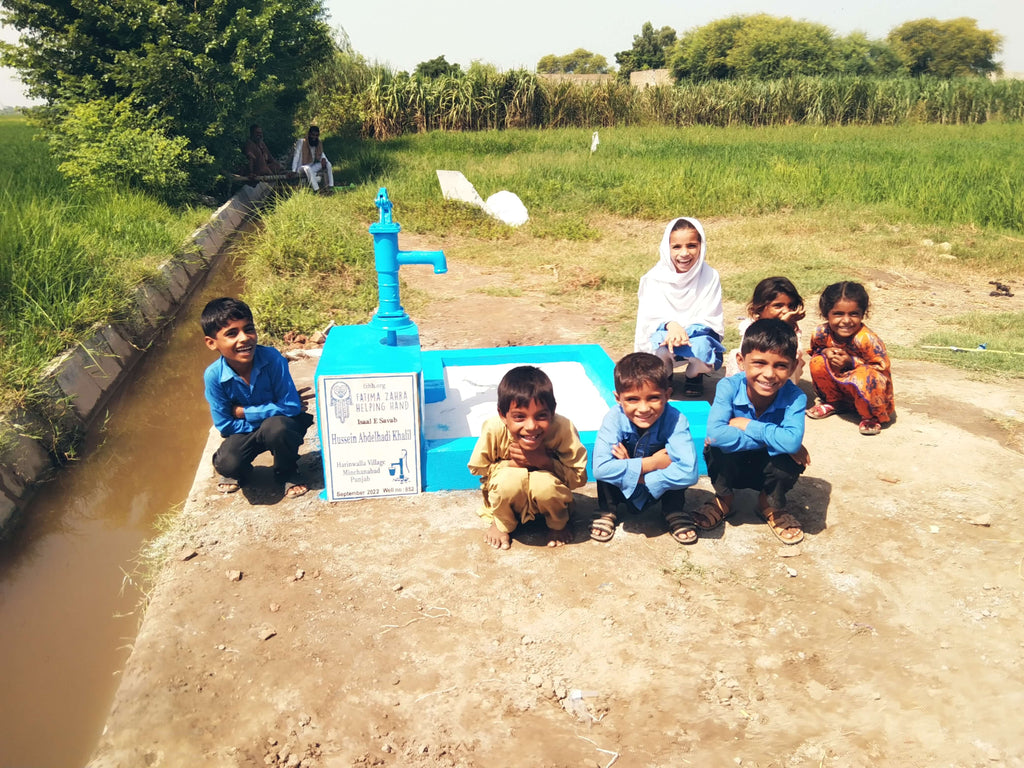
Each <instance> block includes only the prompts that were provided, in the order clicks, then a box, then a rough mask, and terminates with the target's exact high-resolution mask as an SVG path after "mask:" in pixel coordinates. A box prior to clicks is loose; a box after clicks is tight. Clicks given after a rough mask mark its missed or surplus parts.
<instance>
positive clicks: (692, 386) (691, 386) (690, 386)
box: [683, 373, 704, 397]
mask: <svg viewBox="0 0 1024 768" xmlns="http://www.w3.org/2000/svg"><path fill="white" fill-rule="evenodd" d="M683 395H685V396H686V397H703V396H704V374H703V373H698V374H697V375H696V376H694V377H693V378H692V379H691V378H690V377H689V376H686V377H684V380H683Z"/></svg>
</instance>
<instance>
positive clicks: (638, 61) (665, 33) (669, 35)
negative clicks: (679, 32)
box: [615, 21, 676, 80]
mask: <svg viewBox="0 0 1024 768" xmlns="http://www.w3.org/2000/svg"><path fill="white" fill-rule="evenodd" d="M675 42H676V31H675V30H674V29H672V27H662V28H661V29H659V30H657V31H655V29H654V25H653V24H651V22H649V21H646V22H644V25H643V27H641V28H640V34H639V35H633V47H632V48H630V49H629V50H628V51H619V52H618V53H616V54H615V61H616V63H617V64H618V65H619V77H620V78H622V79H624V80H628V79H629V75H630V73H631V72H636V71H638V70H641V69H662V68H664V67H665V66H666V62H665V55H666V51H668V50H670V49H671V48H672V46H673V45H674V44H675Z"/></svg>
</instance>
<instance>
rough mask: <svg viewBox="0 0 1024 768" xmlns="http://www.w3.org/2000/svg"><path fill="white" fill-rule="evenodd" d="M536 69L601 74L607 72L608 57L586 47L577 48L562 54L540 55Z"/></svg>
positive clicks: (548, 72) (550, 71)
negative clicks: (592, 51)
mask: <svg viewBox="0 0 1024 768" xmlns="http://www.w3.org/2000/svg"><path fill="white" fill-rule="evenodd" d="M537 71H538V72H539V73H541V74H557V73H562V72H564V73H566V74H576V75H603V74H606V73H607V72H608V59H606V58H605V57H604V56H602V55H601V54H599V53H591V52H590V51H588V50H587V49H586V48H577V49H576V50H575V51H573V52H572V53H567V54H565V55H564V56H555V55H554V54H553V53H549V54H548V55H547V56H541V57H540V60H539V61H538V62H537Z"/></svg>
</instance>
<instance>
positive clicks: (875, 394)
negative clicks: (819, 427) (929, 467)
mask: <svg viewBox="0 0 1024 768" xmlns="http://www.w3.org/2000/svg"><path fill="white" fill-rule="evenodd" d="M818 307H819V309H820V310H821V314H822V317H824V318H825V322H824V323H822V324H821V325H819V326H818V327H817V328H816V329H815V331H814V336H813V337H812V338H811V357H810V369H811V380H812V381H813V382H814V388H815V389H816V390H817V392H818V400H819V402H818V403H817V405H815V406H814V407H813V408H808V409H807V416H808V417H809V418H812V419H824V418H825V417H826V416H831V415H832V414H833V413H836V412H837V411H838V410H849V409H850V408H851V407H852V408H854V409H856V411H857V413H858V415H859V416H860V418H861V421H860V425H859V429H860V433H861V434H862V435H877V434H878V433H879V432H881V431H882V424H887V423H889V421H890V420H891V419H892V417H893V416H894V415H895V410H896V407H895V404H894V401H893V391H892V375H891V372H890V363H889V354H888V353H887V352H886V350H885V344H884V343H883V342H882V340H881V339H880V338H878V336H876V335H875V334H874V333H873V332H872V331H871V330H870V329H869V328H868V327H867V326H866V325H864V318H865V316H866V315H867V313H868V293H867V291H866V290H864V286H863V285H861V284H860V283H852V282H845V281H844V282H842V283H833V284H832V285H830V286H828V287H827V288H826V289H825V290H824V291H822V293H821V298H820V299H819V301H818Z"/></svg>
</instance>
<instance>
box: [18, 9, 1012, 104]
mask: <svg viewBox="0 0 1024 768" xmlns="http://www.w3.org/2000/svg"><path fill="white" fill-rule="evenodd" d="M326 6H327V9H328V11H329V13H330V19H329V21H330V23H331V24H332V26H341V27H343V28H344V29H345V31H346V32H347V33H348V35H349V37H350V38H351V41H352V45H353V47H354V48H355V49H356V50H357V51H358V52H359V53H361V54H363V55H364V56H366V57H367V58H368V59H370V60H372V61H379V62H382V63H388V64H390V65H391V66H392V67H394V68H395V69H404V70H407V71H412V70H413V69H414V68H415V66H416V64H418V63H419V62H421V61H426V60H428V59H433V58H434V57H435V56H440V55H442V54H444V56H445V57H446V58H447V60H448V61H450V62H453V63H458V64H461V65H462V66H463V67H466V66H468V65H469V64H470V62H472V61H473V60H476V59H479V60H480V61H483V62H488V63H491V64H495V65H497V66H498V68H499V69H511V68H514V67H525V68H527V69H533V67H535V66H536V64H537V60H538V59H539V58H540V57H541V56H544V55H545V54H548V53H554V54H556V55H562V54H566V53H569V52H570V51H573V50H575V49H576V48H586V49H587V50H589V51H593V52H594V53H599V54H601V55H603V56H604V57H605V58H607V59H608V63H609V64H611V65H614V64H615V52H616V51H622V50H626V49H628V48H629V47H630V46H632V44H633V35H635V34H638V33H639V32H640V28H641V26H643V23H644V22H645V21H650V22H651V23H652V24H653V25H654V27H655V29H658V28H660V27H662V26H665V25H668V26H670V27H672V28H673V29H675V30H676V32H677V33H679V34H682V33H683V32H685V31H686V30H688V29H692V28H694V27H699V26H703V25H704V24H707V23H708V22H711V21H715V20H716V19H722V18H725V17H727V16H732V15H734V14H750V13H769V14H772V15H774V16H790V17H792V18H794V19H802V20H805V21H812V22H816V23H819V24H825V25H826V26H828V27H831V28H832V29H833V30H834V31H835V32H836V33H837V34H839V35H847V34H849V33H850V32H853V31H855V30H859V31H862V32H864V33H866V34H867V35H868V37H870V38H872V39H879V38H884V37H885V36H886V34H888V32H889V30H891V29H892V28H893V27H895V26H897V25H899V24H902V23H903V22H904V21H910V20H912V19H922V18H937V19H953V18H957V17H960V16H969V17H971V18H974V19H977V20H978V26H979V27H980V28H981V29H992V30H995V31H996V32H998V33H999V34H1001V35H1002V36H1003V50H1002V52H1001V53H1000V55H999V56H997V60H998V61H1001V62H1002V64H1003V67H1004V69H1005V70H1006V71H1008V72H1024V2H1022V0H973V2H970V3H965V2H963V0H845V1H844V0H839V2H837V3H835V4H831V3H828V2H822V0H773V1H772V2H766V1H765V0H719V2H717V3H694V2H680V0H625V1H624V0H589V1H588V2H586V3H584V2H573V3H566V2H561V3H560V2H558V1H557V0H554V1H552V0H517V1H516V2H510V3H508V4H507V5H501V4H500V3H494V4H493V5H492V4H491V3H480V2H478V1H477V0H388V1H387V2H385V3H372V2H366V0H362V2H351V0H347V1H345V0H326ZM0 36H2V37H3V39H5V40H12V39H13V37H14V36H13V33H12V31H11V30H9V29H4V30H3V32H2V33H0ZM12 74H13V73H11V71H10V70H2V69H0V106H5V105H6V106H17V105H21V104H25V103H27V100H26V99H25V98H24V96H23V95H22V88H21V84H20V83H19V82H18V81H17V79H15V78H13V77H12Z"/></svg>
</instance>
